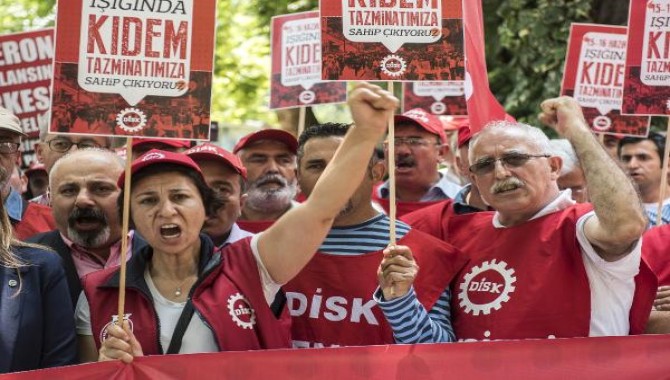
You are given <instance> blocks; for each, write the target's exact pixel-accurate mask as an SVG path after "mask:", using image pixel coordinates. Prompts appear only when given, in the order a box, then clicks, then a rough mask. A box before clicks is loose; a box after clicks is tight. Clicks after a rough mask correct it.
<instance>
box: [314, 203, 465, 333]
mask: <svg viewBox="0 0 670 380" xmlns="http://www.w3.org/2000/svg"><path fill="white" fill-rule="evenodd" d="M389 223H390V219H389V217H388V216H387V215H384V214H380V215H377V216H375V217H374V218H372V219H370V220H367V221H365V222H363V223H361V224H357V225H354V226H347V227H333V228H332V229H331V230H330V232H329V233H328V236H326V239H325V241H324V242H323V244H322V245H321V248H320V249H319V251H320V252H323V253H327V254H331V255H350V256H355V255H361V254H365V253H370V252H376V251H380V250H383V249H384V248H386V246H387V245H388V242H389ZM410 228H411V227H410V226H409V225H407V224H405V223H403V222H400V221H398V222H397V223H396V235H397V238H398V239H401V238H402V237H403V236H405V235H407V233H408V232H409V230H410ZM374 299H375V301H377V304H378V305H379V307H380V309H381V310H382V312H383V313H384V316H385V317H386V320H387V321H388V323H389V325H390V326H391V329H392V330H393V336H394V338H395V341H396V343H407V344H410V343H434V342H453V341H455V340H456V336H455V334H454V330H453V328H452V326H451V305H450V302H451V292H450V291H449V289H445V291H444V293H442V295H441V296H440V298H439V299H438V300H437V302H436V303H435V305H434V306H433V308H432V309H431V310H430V312H427V311H426V309H425V308H424V307H423V305H421V303H420V302H419V300H418V299H417V297H416V293H415V292H414V289H411V290H410V292H408V293H407V294H406V295H405V296H404V297H400V298H396V299H394V300H391V301H383V300H382V299H383V298H382V296H381V290H380V289H379V288H377V291H375V294H374Z"/></svg>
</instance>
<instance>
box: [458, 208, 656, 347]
mask: <svg viewBox="0 0 670 380" xmlns="http://www.w3.org/2000/svg"><path fill="white" fill-rule="evenodd" d="M590 208H591V206H590V205H576V206H572V207H569V208H567V209H565V210H563V211H559V212H555V213H552V214H549V215H546V216H544V217H541V218H538V219H535V220H532V221H529V222H526V223H523V224H521V225H518V226H514V227H511V228H494V227H493V224H492V214H491V213H475V214H469V215H461V216H453V217H452V218H451V220H450V221H449V236H450V237H451V241H452V242H453V244H454V245H455V246H456V247H458V248H460V249H461V250H463V252H464V253H465V254H466V255H468V257H469V258H470V260H471V261H470V263H468V265H467V266H466V267H465V268H464V269H463V271H462V272H461V273H460V274H459V275H458V277H457V279H456V282H455V283H454V284H453V294H452V318H453V323H454V330H455V332H456V336H457V337H458V338H459V339H463V340H468V339H472V340H488V339H491V340H494V339H525V338H547V337H557V338H560V337H585V336H588V335H589V328H590V317H591V300H590V287H589V282H588V278H587V276H586V271H585V269H584V264H583V261H582V254H581V252H580V248H579V243H578V242H577V239H576V223H577V220H578V219H579V217H580V216H582V215H584V214H585V213H587V212H589V211H590ZM650 275H651V272H650V271H649V270H648V268H647V267H646V264H644V262H642V264H641V265H640V274H638V276H637V277H636V279H635V280H636V289H635V298H634V301H633V307H632V308H631V312H630V315H629V320H630V333H631V334H640V333H642V332H643V330H644V327H645V325H646V322H647V320H648V318H649V312H650V310H651V303H652V301H653V294H654V292H655V284H654V281H655V279H653V276H652V277H650Z"/></svg>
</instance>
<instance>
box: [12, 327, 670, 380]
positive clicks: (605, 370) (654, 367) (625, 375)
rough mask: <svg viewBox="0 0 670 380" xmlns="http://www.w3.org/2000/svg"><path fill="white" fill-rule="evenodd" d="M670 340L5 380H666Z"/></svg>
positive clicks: (540, 343) (301, 353)
mask: <svg viewBox="0 0 670 380" xmlns="http://www.w3.org/2000/svg"><path fill="white" fill-rule="evenodd" d="M668 357H670V336H667V335H647V336H634V337H614V338H574V339H555V340H525V341H508V342H493V343H492V342H482V343H446V344H419V345H392V346H368V347H346V348H324V349H304V350H270V351H250V352H224V353H218V354H195V355H173V356H152V357H144V358H138V359H136V360H135V361H134V362H133V364H131V365H125V364H123V363H121V362H105V363H95V364H86V365H80V366H72V367H62V368H55V369H50V370H42V371H33V372H24V373H17V374H8V375H3V376H0V379H3V380H4V379H13V380H52V379H68V380H78V379H82V380H84V379H133V380H141V379H147V380H149V379H151V380H155V379H198V380H209V379H212V380H214V379H273V380H283V379H287V380H288V379H291V380H292V379H301V380H305V379H316V380H321V379H348V380H352V379H353V380H356V379H361V380H368V379H379V380H389V379H407V380H410V379H411V380H414V379H447V378H449V379H486V380H492V379H573V378H582V379H607V380H611V379H632V378H637V379H662V378H667V377H668V373H670V361H668Z"/></svg>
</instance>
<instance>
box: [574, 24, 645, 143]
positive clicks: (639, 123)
mask: <svg viewBox="0 0 670 380" xmlns="http://www.w3.org/2000/svg"><path fill="white" fill-rule="evenodd" d="M625 64H626V27H623V26H611V25H597V24H577V23H574V24H572V25H571V27H570V38H569V40H568V52H567V55H566V57H565V69H564V70H563V83H562V86H561V95H568V96H572V97H574V98H575V99H576V100H577V101H578V102H579V104H580V105H581V106H582V110H583V112H584V117H585V118H586V122H587V123H588V125H589V126H590V127H591V129H592V130H593V132H597V133H608V134H619V135H632V136H647V134H648V133H649V117H644V116H623V115H621V98H622V95H623V78H624V67H625Z"/></svg>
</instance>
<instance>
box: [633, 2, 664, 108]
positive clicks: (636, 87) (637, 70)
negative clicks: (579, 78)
mask: <svg viewBox="0 0 670 380" xmlns="http://www.w3.org/2000/svg"><path fill="white" fill-rule="evenodd" d="M622 113H624V114H635V115H670V0H631V2H630V12H629V16H628V45H627V49H626V75H625V79H624V91H623V105H622Z"/></svg>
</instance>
